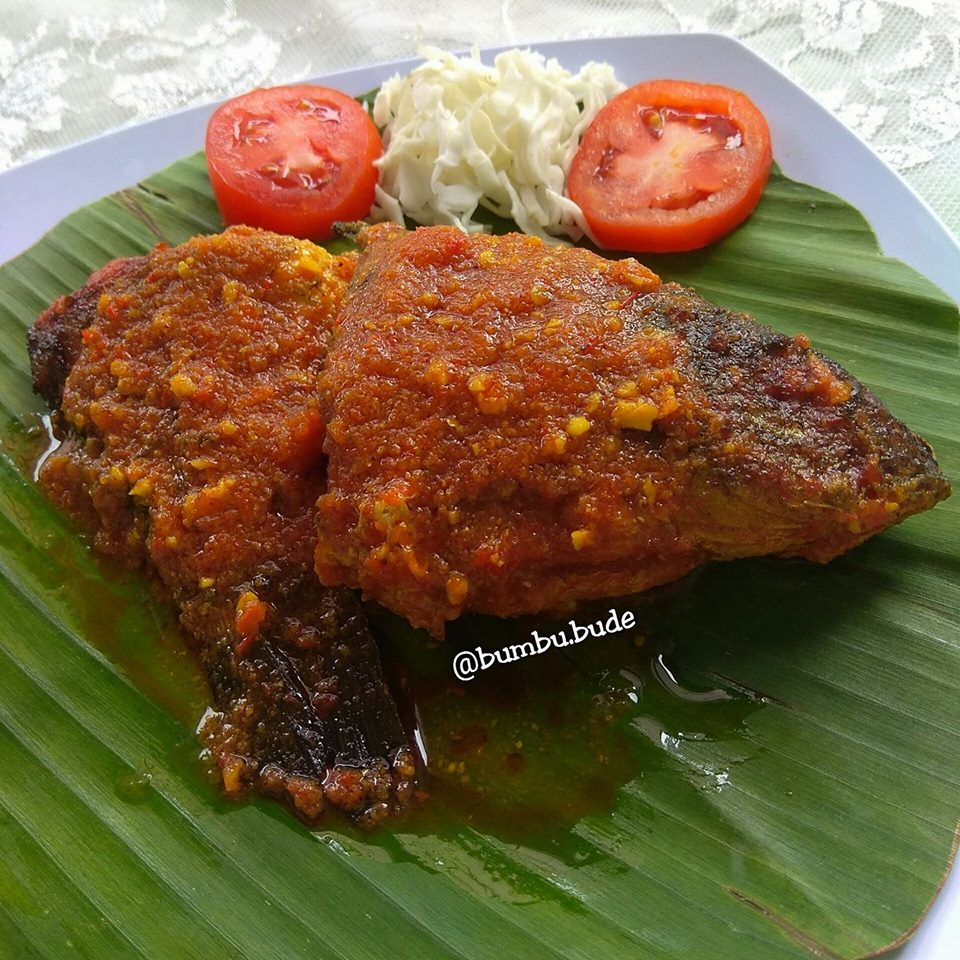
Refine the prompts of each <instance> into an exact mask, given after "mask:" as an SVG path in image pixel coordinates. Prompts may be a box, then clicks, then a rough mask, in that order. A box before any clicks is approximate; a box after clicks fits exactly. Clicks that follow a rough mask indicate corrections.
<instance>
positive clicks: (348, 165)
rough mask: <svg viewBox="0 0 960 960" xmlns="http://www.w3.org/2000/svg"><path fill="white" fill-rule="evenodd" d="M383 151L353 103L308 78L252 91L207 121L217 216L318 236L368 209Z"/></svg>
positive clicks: (374, 130) (371, 126) (360, 109)
mask: <svg viewBox="0 0 960 960" xmlns="http://www.w3.org/2000/svg"><path fill="white" fill-rule="evenodd" d="M382 152H383V144H382V142H381V140H380V135H379V133H378V131H377V128H376V127H375V126H374V124H373V121H372V120H371V119H370V118H369V117H368V116H367V113H366V111H365V110H364V109H363V107H362V106H360V104H359V103H357V102H356V101H355V100H353V99H352V98H351V97H348V96H347V95H346V94H343V93H340V92H339V91H337V90H330V89H328V88H326V87H318V86H313V85H310V84H300V85H297V86H289V87H273V88H269V89H265V90H254V91H251V92H250V93H248V94H245V95H243V96H241V97H237V98H236V99H234V100H230V101H228V102H227V103H225V104H223V105H222V106H221V107H219V108H218V109H217V110H216V111H215V112H214V114H213V116H212V117H211V118H210V123H209V125H208V127H207V166H208V169H209V171H210V181H211V185H212V187H213V192H214V196H215V198H216V200H217V204H218V206H219V207H220V212H221V214H222V215H223V218H224V220H225V221H226V222H227V223H246V224H249V225H250V226H256V227H263V228H265V229H269V230H275V231H277V232H279V233H290V234H293V235H294V236H299V237H310V238H312V239H317V240H324V239H327V238H328V237H329V236H330V234H331V228H332V225H333V223H334V222H335V221H337V220H356V219H360V218H362V217H365V216H366V215H367V214H368V213H369V211H370V207H371V206H372V205H373V200H374V193H375V189H376V183H377V169H376V167H375V166H374V161H375V160H376V159H377V158H378V157H379V156H380V154H381V153H382Z"/></svg>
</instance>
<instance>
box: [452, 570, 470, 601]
mask: <svg viewBox="0 0 960 960" xmlns="http://www.w3.org/2000/svg"><path fill="white" fill-rule="evenodd" d="M469 592H470V583H469V581H468V580H467V578H466V577H465V576H464V575H463V574H462V573H451V574H450V576H449V577H447V599H448V600H449V601H450V603H451V604H452V605H453V606H455V607H458V606H460V604H461V603H463V601H464V600H466V599H467V594H468V593H469Z"/></svg>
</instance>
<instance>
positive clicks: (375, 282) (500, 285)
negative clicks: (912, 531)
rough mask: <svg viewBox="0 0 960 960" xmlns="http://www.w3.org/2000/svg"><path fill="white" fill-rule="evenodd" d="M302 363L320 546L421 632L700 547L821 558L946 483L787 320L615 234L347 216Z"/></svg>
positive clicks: (691, 557)
mask: <svg viewBox="0 0 960 960" xmlns="http://www.w3.org/2000/svg"><path fill="white" fill-rule="evenodd" d="M359 240H360V243H361V246H362V248H363V252H362V255H361V257H360V261H359V264H358V266H357V269H356V271H355V274H354V277H353V280H352V281H351V284H350V289H349V292H348V295H347V298H346V300H345V303H344V306H343V308H342V310H341V312H340V315H339V318H338V321H337V325H336V328H335V330H336V335H335V340H334V343H333V345H332V347H331V349H330V352H329V353H328V356H327V361H326V367H325V369H324V373H323V375H322V378H321V381H320V384H321V399H322V411H323V414H324V418H325V420H326V422H327V435H326V440H325V450H326V452H327V455H328V467H327V469H328V484H327V488H326V490H325V492H324V493H323V494H322V496H321V497H320V500H319V512H318V522H319V538H318V546H317V554H316V566H317V572H318V574H319V576H320V579H321V580H322V581H323V582H324V583H326V584H329V585H334V584H347V585H350V586H353V587H360V588H362V589H363V591H364V593H365V594H366V595H367V596H370V597H372V598H374V599H376V600H378V601H379V602H380V603H382V604H384V605H385V606H387V607H389V608H390V609H392V610H394V611H396V612H398V613H400V614H402V615H403V616H405V617H407V618H408V619H409V620H410V621H411V622H412V623H413V624H415V625H417V626H423V627H426V628H428V629H429V630H431V631H432V632H433V633H434V634H437V635H440V634H442V632H443V627H444V623H445V622H446V621H448V620H451V619H453V618H455V617H457V616H459V615H460V613H461V612H462V611H464V610H474V611H481V612H484V613H491V614H496V615H498V616H510V615H514V614H521V613H532V612H536V611H539V610H544V609H549V608H552V607H556V606H560V605H563V604H567V603H569V602H570V601H572V600H577V599H581V598H588V597H602V596H608V595H618V594H625V593H631V592H635V591H639V590H644V589H647V588H648V587H652V586H654V585H657V584H661V583H664V582H667V581H669V580H673V579H675V578H677V577H680V576H682V575H683V574H685V573H686V572H688V571H689V570H691V569H692V568H694V567H695V566H697V565H699V564H701V563H704V562H705V561H708V560H728V559H733V558H736V557H749V556H757V555H764V554H771V555H775V556H781V557H805V558H808V559H810V560H816V561H827V560H829V559H831V558H832V557H835V556H837V555H838V554H840V553H843V552H844V551H846V550H849V549H850V548H851V547H853V546H855V545H857V544H859V543H861V542H862V541H864V540H865V539H866V538H867V537H870V536H872V535H873V534H875V533H878V532H879V531H881V530H883V529H884V528H885V527H888V526H890V525H891V524H893V523H897V522H899V521H901V520H903V519H905V518H906V517H909V516H910V515H912V514H915V513H918V512H920V511H922V510H927V509H929V508H930V507H932V506H934V504H936V503H937V502H938V501H939V500H942V499H944V498H945V497H947V496H948V495H949V493H950V486H949V484H948V482H947V481H946V479H944V477H943V476H942V474H941V472H940V470H939V468H938V466H937V463H936V461H935V460H934V458H933V454H932V453H931V450H930V448H929V447H928V446H927V444H926V443H925V442H924V441H923V440H922V439H920V438H919V437H917V436H916V435H915V434H913V433H911V432H910V430H909V429H908V428H907V427H906V426H905V425H904V424H903V423H901V422H900V421H898V420H896V419H895V418H894V417H893V416H891V415H890V413H889V412H887V410H886V409H885V408H884V407H883V405H882V404H881V403H880V401H879V400H878V399H877V398H876V397H875V396H874V395H873V394H872V393H870V391H869V390H867V389H866V388H865V387H864V386H863V385H862V384H860V383H859V382H857V381H856V380H855V379H854V378H853V377H852V376H850V374H849V373H847V372H846V371H845V370H844V369H843V368H842V367H840V366H839V365H838V364H836V363H834V362H833V361H831V360H829V359H827V358H826V357H824V356H822V355H821V354H819V353H817V352H816V351H815V350H813V349H812V348H811V346H810V342H809V340H808V339H807V338H806V337H805V336H803V335H802V334H800V335H797V336H794V337H788V336H784V335H782V334H778V333H775V332H773V331H772V330H770V329H769V328H767V327H764V326H762V325H761V324H759V323H757V322H756V321H755V320H753V319H752V318H751V317H749V316H747V315H745V314H741V313H734V312H731V311H729V310H724V309H722V308H721V307H718V306H716V305H714V304H711V303H708V302H707V301H705V300H703V299H702V298H701V297H699V296H698V295H697V294H696V293H694V292H693V291H692V290H688V289H685V288H683V287H680V286H677V285H676V284H670V283H662V282H661V281H660V279H659V278H658V277H657V276H656V275H655V274H653V273H651V271H649V270H648V269H646V268H645V267H643V266H642V265H641V264H640V263H638V262H637V261H636V260H633V259H626V260H619V261H617V260H607V259H604V258H602V257H599V256H597V255H595V254H593V253H591V252H590V251H587V250H584V249H577V248H558V247H546V246H544V245H543V244H542V243H541V242H540V241H539V240H537V239H534V238H530V237H525V236H521V235H517V234H512V235H506V236H501V237H491V236H479V235H470V236H467V235H465V234H463V233H461V232H460V231H458V230H456V229H454V228H447V227H428V228H421V229H418V230H416V231H414V232H408V231H405V230H403V229H402V228H400V227H398V226H397V225H394V224H383V225H379V226H376V227H373V228H368V229H364V230H362V231H360V233H359Z"/></svg>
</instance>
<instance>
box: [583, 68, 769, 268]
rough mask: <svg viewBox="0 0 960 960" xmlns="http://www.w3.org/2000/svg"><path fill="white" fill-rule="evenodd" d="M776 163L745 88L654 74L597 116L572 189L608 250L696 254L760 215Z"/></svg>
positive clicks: (761, 118)
mask: <svg viewBox="0 0 960 960" xmlns="http://www.w3.org/2000/svg"><path fill="white" fill-rule="evenodd" d="M771 159H772V158H771V152H770V130H769V128H768V127H767V121H766V119H765V118H764V116H763V114H762V113H761V112H760V110H759V109H758V108H757V106H756V105H755V104H754V103H753V101H752V100H750V99H749V97H747V96H746V95H745V94H743V93H740V92H738V91H737V90H731V89H730V88H729V87H721V86H717V85H714V84H703V83H688V82H686V81H682V80H650V81H648V82H646V83H640V84H637V86H635V87H631V88H630V89H629V90H625V91H624V92H623V93H621V94H620V95H619V96H617V97H614V99H613V100H611V101H610V102H609V103H608V104H607V105H606V106H605V107H604V108H603V109H602V110H601V111H600V112H599V113H598V114H597V116H596V117H595V118H594V120H593V123H591V124H590V126H589V127H588V128H587V131H586V133H585V134H584V136H583V140H582V141H581V143H580V148H579V150H578V151H577V153H576V155H575V156H574V158H573V163H572V164H571V167H570V174H569V177H568V181H567V183H568V192H569V194H570V197H571V199H572V200H573V201H574V202H575V203H576V204H577V205H578V206H579V207H580V208H581V209H582V210H583V215H584V217H585V218H586V221H587V224H588V225H589V227H590V231H591V233H592V234H593V237H594V239H595V240H596V241H597V243H599V244H600V245H601V246H602V247H606V248H608V249H616V250H630V251H634V252H636V253H665V252H672V251H677V250H694V249H696V248H697V247H703V246H706V245H707V244H708V243H712V242H713V241H714V240H718V239H719V238H720V237H722V236H724V235H725V234H727V233H729V232H730V231H731V230H732V229H733V228H734V227H735V226H737V224H739V223H741V222H742V221H743V220H745V219H746V218H747V217H748V216H749V215H750V213H751V212H752V211H753V208H754V207H755V206H756V205H757V203H758V202H759V200H760V195H761V194H762V193H763V188H764V187H765V186H766V183H767V178H768V177H769V175H770V164H771Z"/></svg>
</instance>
